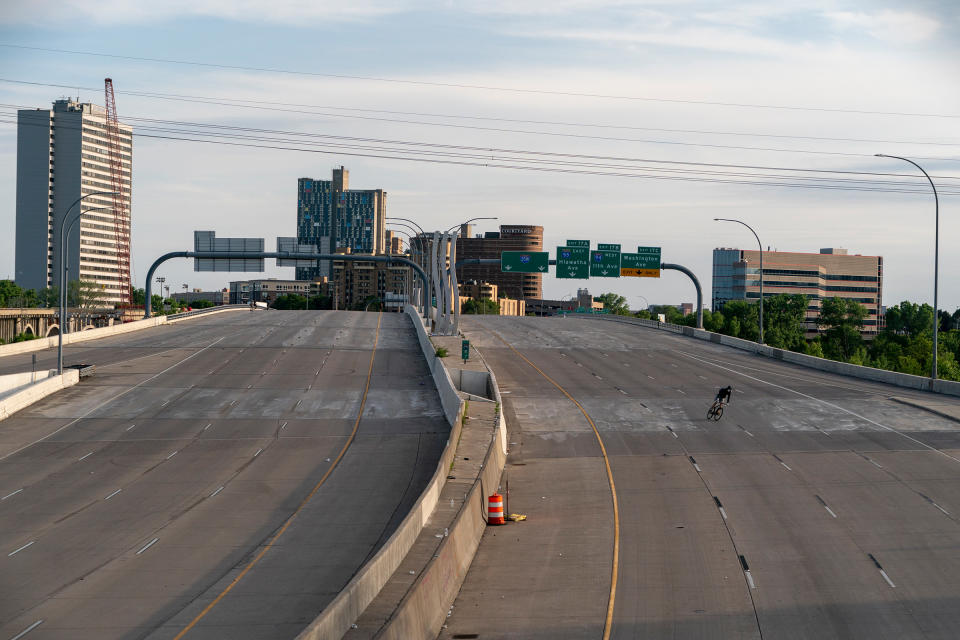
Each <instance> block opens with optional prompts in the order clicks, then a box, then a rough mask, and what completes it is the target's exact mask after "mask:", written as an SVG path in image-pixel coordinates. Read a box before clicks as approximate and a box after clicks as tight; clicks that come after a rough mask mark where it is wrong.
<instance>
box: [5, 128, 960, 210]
mask: <svg viewBox="0 0 960 640" xmlns="http://www.w3.org/2000/svg"><path fill="white" fill-rule="evenodd" d="M4 121H5V122H8V123H12V122H14V120H13V118H12V114H11V115H5V114H0V122H4ZM38 126H39V125H38ZM142 129H146V130H155V131H157V132H156V133H142V132H139V133H138V132H135V133H134V135H135V136H137V137H141V138H155V139H163V140H176V141H187V142H197V143H206V144H217V145H226V146H232V147H245V148H253V149H270V150H282V151H300V152H307V153H321V154H328V155H340V156H354V157H368V158H379V159H387V160H403V161H412V162H423V163H432V164H446V165H455V166H470V167H484V168H500V169H515V170H525V171H538V172H553V173H562V174H580V175H595V176H608V177H626V178H644V179H659V180H674V181H677V180H679V181H686V182H702V183H719V184H739V185H752V186H770V187H790V188H803V189H822V190H846V191H872V192H886V193H914V194H924V193H926V191H925V187H921V188H912V187H913V185H912V184H910V183H907V182H903V181H872V180H868V179H862V180H861V179H851V178H825V177H808V176H796V175H790V176H784V175H779V174H769V173H768V174H763V173H745V172H729V171H727V172H724V171H713V170H706V169H700V170H694V169H680V168H675V167H669V168H664V167H647V166H636V165H614V164H609V163H598V162H586V161H583V162H572V161H569V160H563V159H560V158H558V157H557V156H561V155H563V154H552V153H548V152H529V153H531V154H534V156H536V157H529V156H524V155H516V154H523V153H524V152H522V151H515V150H505V151H499V150H484V149H480V150H474V149H470V148H463V147H456V146H454V145H438V144H433V143H414V144H406V143H399V146H398V145H397V143H394V146H382V145H381V146H377V142H378V141H376V140H368V141H364V140H361V139H354V140H341V141H336V140H331V141H324V142H319V141H317V142H313V141H310V140H303V139H299V140H289V139H283V138H269V137H265V136H257V135H244V134H237V133H226V134H224V133H218V134H211V133H209V132H205V131H195V130H194V131H190V130H178V129H170V130H169V132H164V131H163V128H162V127H152V126H150V125H147V126H144V127H139V128H138V131H139V130H142ZM199 136H206V137H199ZM388 145H389V143H388ZM490 152H492V153H490ZM567 155H568V156H570V157H576V154H567ZM541 156H547V157H541ZM668 164H673V165H680V164H692V163H679V162H671V163H668ZM694 166H700V165H694ZM826 173H829V172H826ZM678 174H680V175H678ZM878 175H884V174H878ZM885 175H891V176H898V175H900V174H885ZM909 177H912V176H909ZM941 193H943V195H960V191H950V190H946V191H942V192H941Z"/></svg>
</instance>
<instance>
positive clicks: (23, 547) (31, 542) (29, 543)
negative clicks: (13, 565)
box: [7, 540, 36, 558]
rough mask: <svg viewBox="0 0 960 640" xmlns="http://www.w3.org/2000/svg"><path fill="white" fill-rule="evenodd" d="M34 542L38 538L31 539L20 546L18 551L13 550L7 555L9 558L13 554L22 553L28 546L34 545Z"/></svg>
mask: <svg viewBox="0 0 960 640" xmlns="http://www.w3.org/2000/svg"><path fill="white" fill-rule="evenodd" d="M34 542H36V540H31V541H30V542H28V543H27V544H25V545H23V546H22V547H20V548H19V549H17V550H16V551H11V552H10V553H8V554H7V557H8V558H9V557H10V556H12V555H15V554H18V553H20V552H21V551H23V550H24V549H26V548H27V547H29V546H30V545H32V544H33V543H34Z"/></svg>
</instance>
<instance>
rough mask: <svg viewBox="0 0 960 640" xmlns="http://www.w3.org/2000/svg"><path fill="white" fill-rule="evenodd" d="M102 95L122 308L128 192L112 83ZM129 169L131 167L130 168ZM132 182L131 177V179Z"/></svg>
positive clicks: (126, 291) (127, 290) (127, 286)
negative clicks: (104, 107)
mask: <svg viewBox="0 0 960 640" xmlns="http://www.w3.org/2000/svg"><path fill="white" fill-rule="evenodd" d="M103 82H104V93H105V94H106V104H107V123H106V124H107V138H108V139H109V140H110V144H109V147H108V154H107V155H108V157H109V159H110V182H111V184H112V186H113V191H114V195H113V229H114V235H115V237H116V244H117V276H118V279H119V282H118V285H119V287H120V301H121V304H124V305H127V304H130V296H131V291H132V290H131V282H130V210H129V209H128V208H127V196H128V195H129V193H130V192H129V190H128V189H126V190H125V189H124V188H123V160H122V155H123V149H122V147H121V146H120V121H119V120H118V119H117V101H116V99H115V98H114V97H113V80H111V79H110V78H106V79H105V80H104V81H103ZM131 166H132V165H131ZM131 179H132V176H131Z"/></svg>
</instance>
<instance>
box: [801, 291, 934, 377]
mask: <svg viewBox="0 0 960 640" xmlns="http://www.w3.org/2000/svg"><path fill="white" fill-rule="evenodd" d="M866 317H867V308H866V307H864V306H863V305H862V304H860V303H859V302H857V301H856V300H850V299H848V298H825V299H824V300H823V302H822V304H821V305H820V317H819V318H818V319H817V325H819V326H820V327H821V328H822V327H827V330H826V331H825V332H824V334H823V353H824V354H825V355H826V356H827V357H828V358H830V359H831V360H842V361H844V362H846V361H848V360H849V359H850V357H851V356H853V355H854V354H855V353H857V351H858V349H860V347H862V346H863V337H862V336H861V335H860V329H862V328H863V321H864V319H865V318H866ZM931 320H932V317H931Z"/></svg>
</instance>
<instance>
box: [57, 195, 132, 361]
mask: <svg viewBox="0 0 960 640" xmlns="http://www.w3.org/2000/svg"><path fill="white" fill-rule="evenodd" d="M116 195H121V194H119V193H117V192H116V191H94V192H93V193H88V194H86V195H84V196H80V197H79V198H77V199H76V200H74V201H73V204H71V205H70V206H69V207H67V212H66V213H65V214H63V219H62V220H60V229H59V231H60V246H59V249H60V273H59V276H60V331H58V332H57V335H58V336H59V338H58V339H57V375H62V374H63V331H64V329H66V327H67V324H68V322H67V292H66V291H65V289H66V287H65V286H64V279H65V278H66V271H67V264H66V261H65V260H64V255H65V254H66V252H65V251H64V248H65V247H66V244H67V241H66V238H65V236H64V226H65V223H66V222H67V219H68V218H69V217H70V212H71V211H73V208H74V207H76V206H77V205H78V204H80V203H81V202H83V201H84V200H86V199H87V198H92V197H93V196H116ZM84 213H86V212H85V211H81V212H80V213H79V214H78V215H77V218H76V219H77V220H79V219H80V218H81V217H82V216H83V214H84Z"/></svg>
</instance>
